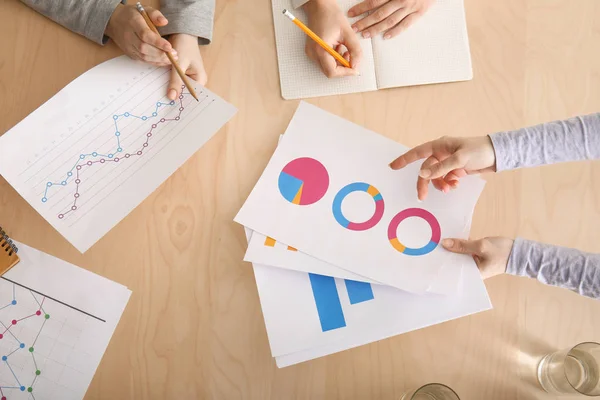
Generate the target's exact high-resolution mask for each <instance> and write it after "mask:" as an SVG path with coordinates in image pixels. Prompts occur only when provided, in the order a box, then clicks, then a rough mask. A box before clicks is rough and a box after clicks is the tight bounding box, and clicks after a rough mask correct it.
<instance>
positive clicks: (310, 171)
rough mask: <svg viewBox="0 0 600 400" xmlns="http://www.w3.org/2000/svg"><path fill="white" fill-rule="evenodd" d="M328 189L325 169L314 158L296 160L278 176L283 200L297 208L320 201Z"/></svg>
mask: <svg viewBox="0 0 600 400" xmlns="http://www.w3.org/2000/svg"><path fill="white" fill-rule="evenodd" d="M328 187H329V174H328V173H327V169H326V168H325V167H324V166H323V164H321V163H320V162H319V161H317V160H315V159H314V158H308V157H302V158H296V159H295V160H293V161H290V162H289V163H288V164H287V165H286V166H285V167H284V168H283V170H282V171H281V173H280V174H279V192H280V193H281V195H282V196H283V198H284V199H286V200H287V201H289V202H290V203H292V204H297V205H299V206H306V205H309V204H314V203H316V202H317V201H319V200H321V199H322V198H323V196H325V193H326V192H327V188H328Z"/></svg>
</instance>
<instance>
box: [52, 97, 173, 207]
mask: <svg viewBox="0 0 600 400" xmlns="http://www.w3.org/2000/svg"><path fill="white" fill-rule="evenodd" d="M174 104H175V101H173V100H172V101H170V102H168V103H163V102H161V101H158V102H156V108H155V109H154V111H153V112H152V114H150V115H149V116H148V115H134V114H131V113H129V112H125V113H123V114H115V115H113V116H112V119H113V122H114V125H115V132H114V135H115V138H116V141H117V147H116V148H115V150H114V151H113V152H110V153H108V154H102V153H98V152H96V151H93V152H91V153H85V154H81V155H79V158H78V159H77V161H76V162H75V164H74V165H73V166H72V167H71V169H70V170H69V171H68V172H67V174H66V176H65V178H64V179H63V180H62V181H60V182H47V183H46V191H45V192H44V197H42V202H43V203H45V202H46V201H48V197H47V195H48V189H50V188H51V187H52V186H54V185H61V186H65V185H66V184H67V183H68V181H69V178H72V177H73V170H74V169H75V168H77V165H78V164H79V163H80V161H81V160H85V159H86V158H87V157H94V158H95V157H106V158H113V157H114V156H115V153H121V152H122V151H123V148H122V147H121V139H120V136H121V131H120V130H119V125H118V122H119V119H120V118H137V119H140V120H142V121H146V120H148V119H149V118H155V117H157V116H158V109H159V108H160V107H162V106H172V105H174Z"/></svg>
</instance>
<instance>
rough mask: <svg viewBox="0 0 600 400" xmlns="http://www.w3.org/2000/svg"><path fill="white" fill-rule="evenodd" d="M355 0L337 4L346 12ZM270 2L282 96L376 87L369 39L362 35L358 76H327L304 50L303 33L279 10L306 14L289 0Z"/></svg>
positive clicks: (311, 94) (325, 93)
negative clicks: (361, 57)
mask: <svg viewBox="0 0 600 400" xmlns="http://www.w3.org/2000/svg"><path fill="white" fill-rule="evenodd" d="M356 2H357V1H356V0H340V1H339V4H340V6H341V7H342V10H343V11H344V12H346V11H347V10H349V9H350V7H352V6H353V5H354V4H356ZM272 5H273V19H274V23H275V40H276V44H277V58H278V63H279V80H280V82H281V95H282V97H283V98H284V99H286V100H291V99H302V98H308V97H319V96H330V95H337V94H346V93H356V92H366V91H371V90H377V81H376V78H375V65H374V63H373V49H372V46H371V41H370V40H367V39H361V44H362V49H363V60H362V61H361V64H360V66H359V68H360V76H352V77H344V78H333V79H329V78H327V77H326V76H325V75H324V74H323V73H322V72H321V70H320V69H319V67H318V65H317V64H316V63H315V62H314V61H312V60H310V59H309V58H308V57H307V56H306V54H305V53H304V46H305V43H306V39H307V36H306V34H305V33H304V32H302V30H300V28H298V27H297V26H296V25H295V24H294V23H293V22H292V21H290V20H289V19H288V18H287V17H286V16H284V15H283V14H282V11H283V10H284V9H288V10H290V11H291V12H292V13H293V14H294V16H296V18H298V19H300V20H301V21H302V22H304V23H306V22H307V18H306V14H305V13H304V11H303V10H302V8H297V9H294V8H293V5H292V1H291V0H272Z"/></svg>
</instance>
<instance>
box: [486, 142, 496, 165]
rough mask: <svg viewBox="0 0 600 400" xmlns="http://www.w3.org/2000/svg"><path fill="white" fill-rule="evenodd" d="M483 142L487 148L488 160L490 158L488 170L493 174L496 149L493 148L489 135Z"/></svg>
mask: <svg viewBox="0 0 600 400" xmlns="http://www.w3.org/2000/svg"><path fill="white" fill-rule="evenodd" d="M485 142H486V145H487V146H486V147H487V151H488V154H489V158H490V167H489V168H490V169H491V170H492V171H494V172H496V149H495V148H494V142H493V141H492V138H491V137H490V136H489V135H486V136H485Z"/></svg>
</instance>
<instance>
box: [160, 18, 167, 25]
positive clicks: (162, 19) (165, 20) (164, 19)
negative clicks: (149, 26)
mask: <svg viewBox="0 0 600 400" xmlns="http://www.w3.org/2000/svg"><path fill="white" fill-rule="evenodd" d="M158 22H160V23H161V24H164V23H167V22H168V21H167V19H166V18H165V17H158Z"/></svg>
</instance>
